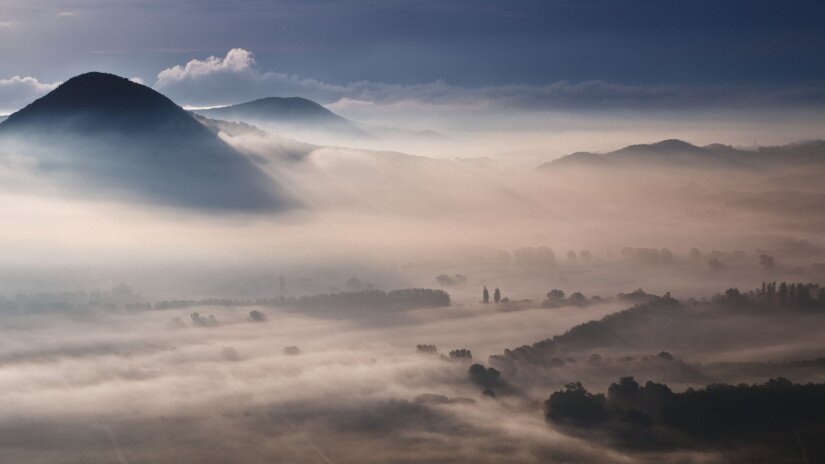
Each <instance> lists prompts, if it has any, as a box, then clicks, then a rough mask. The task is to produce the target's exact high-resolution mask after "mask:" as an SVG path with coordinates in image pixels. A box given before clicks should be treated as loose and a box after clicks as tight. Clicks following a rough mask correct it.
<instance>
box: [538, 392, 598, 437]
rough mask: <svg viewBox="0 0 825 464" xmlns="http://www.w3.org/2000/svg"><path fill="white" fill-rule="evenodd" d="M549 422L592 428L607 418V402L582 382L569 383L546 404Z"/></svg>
mask: <svg viewBox="0 0 825 464" xmlns="http://www.w3.org/2000/svg"><path fill="white" fill-rule="evenodd" d="M544 416H545V417H546V418H547V420H549V421H552V422H558V423H562V424H570V425H575V426H580V427H592V426H595V425H598V424H600V423H602V422H604V421H605V420H606V419H607V417H608V413H607V400H606V399H605V397H604V395H603V394H601V393H597V394H593V393H590V392H588V391H587V390H586V389H585V388H584V386H583V385H582V384H581V382H573V383H568V384H567V385H565V386H564V390H561V391H557V392H554V393H553V394H552V395H550V398H548V399H547V401H545V402H544Z"/></svg>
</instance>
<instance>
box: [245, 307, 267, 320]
mask: <svg viewBox="0 0 825 464" xmlns="http://www.w3.org/2000/svg"><path fill="white" fill-rule="evenodd" d="M249 320H250V321H252V322H264V321H265V320H266V316H264V313H262V312H260V311H258V310H257V309H253V310H252V311H249Z"/></svg>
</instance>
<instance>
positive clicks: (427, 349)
mask: <svg viewBox="0 0 825 464" xmlns="http://www.w3.org/2000/svg"><path fill="white" fill-rule="evenodd" d="M415 351H416V352H418V353H427V354H434V353H437V352H438V348H436V346H435V345H427V344H423V345H415Z"/></svg>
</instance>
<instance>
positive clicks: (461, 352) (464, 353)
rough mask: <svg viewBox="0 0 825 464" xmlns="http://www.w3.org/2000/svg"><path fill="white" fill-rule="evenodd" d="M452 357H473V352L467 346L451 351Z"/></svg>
mask: <svg viewBox="0 0 825 464" xmlns="http://www.w3.org/2000/svg"><path fill="white" fill-rule="evenodd" d="M450 359H473V352H472V351H470V350H468V349H467V348H460V349H457V350H453V351H450Z"/></svg>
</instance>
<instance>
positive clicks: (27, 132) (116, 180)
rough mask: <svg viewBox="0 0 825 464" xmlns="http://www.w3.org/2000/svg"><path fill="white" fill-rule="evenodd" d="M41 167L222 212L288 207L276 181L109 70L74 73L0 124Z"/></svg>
mask: <svg viewBox="0 0 825 464" xmlns="http://www.w3.org/2000/svg"><path fill="white" fill-rule="evenodd" d="M0 137H2V138H3V139H4V140H6V141H8V143H7V144H5V146H6V147H7V148H6V149H7V150H9V149H11V148H8V147H13V149H14V150H16V152H17V153H20V152H22V153H24V154H29V155H30V156H32V157H35V158H36V159H37V161H38V165H39V166H41V168H43V169H44V171H50V172H51V171H59V172H60V173H62V174H65V173H68V174H69V177H70V178H71V179H72V180H74V181H75V182H76V183H77V184H79V185H93V186H99V187H104V188H107V187H108V188H113V189H115V190H116V191H118V192H126V193H127V194H131V195H133V196H139V197H142V198H144V199H149V200H152V201H155V202H161V203H166V204H171V205H178V206H194V207H201V208H221V209H242V210H249V209H271V208H277V207H280V206H283V201H282V200H281V199H279V198H278V196H277V195H276V194H274V192H273V183H272V181H271V179H270V178H269V177H268V176H267V175H266V174H265V173H264V172H263V171H261V170H260V169H259V168H258V167H257V166H256V165H255V164H254V163H253V162H252V161H251V160H250V159H249V158H247V157H246V156H245V155H243V154H242V153H239V152H238V151H236V150H235V149H234V148H232V147H231V146H230V145H228V144H227V143H225V142H224V141H223V140H221V139H220V138H219V137H218V135H217V133H216V132H215V131H214V130H212V129H210V128H208V127H206V126H204V125H203V124H201V123H200V122H199V121H197V120H196V119H195V118H194V117H193V116H192V115H191V114H189V113H188V112H187V111H185V110H184V109H182V108H181V107H179V106H178V105H176V104H175V103H173V102H172V101H171V100H169V99H168V98H166V97H165V96H163V95H161V94H160V93H158V92H156V91H154V90H152V89H150V88H149V87H146V86H144V85H140V84H137V83H134V82H131V81H129V80H128V79H124V78H122V77H118V76H115V75H112V74H104V73H98V72H92V73H87V74H82V75H80V76H76V77H73V78H71V79H69V80H67V81H66V82H65V83H63V84H62V85H60V86H59V87H58V88H56V89H55V90H53V91H52V92H50V93H49V94H47V95H45V96H44V97H42V98H40V99H38V100H36V101H35V102H33V103H31V104H30V105H28V106H26V107H25V108H23V109H22V110H20V111H18V112H16V113H14V114H12V115H11V116H9V117H8V119H6V120H5V121H3V122H2V123H0Z"/></svg>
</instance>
